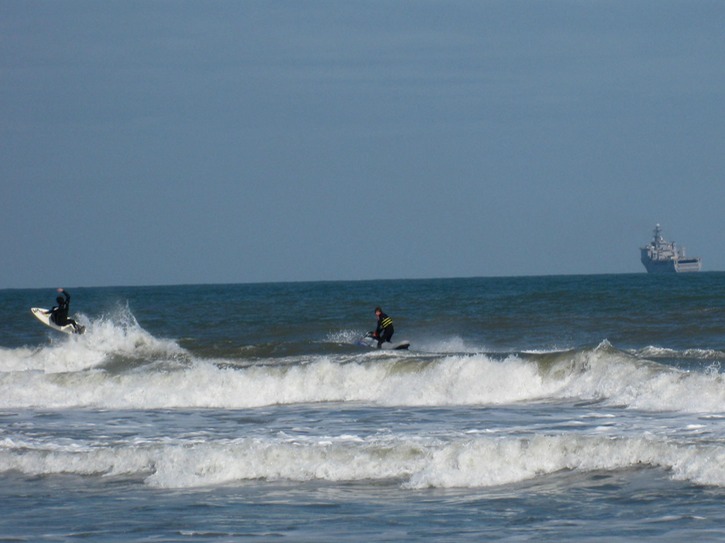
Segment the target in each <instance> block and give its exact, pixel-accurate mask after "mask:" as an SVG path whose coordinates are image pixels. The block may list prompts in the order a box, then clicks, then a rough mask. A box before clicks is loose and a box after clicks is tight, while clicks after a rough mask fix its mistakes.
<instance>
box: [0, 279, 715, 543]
mask: <svg viewBox="0 0 725 543" xmlns="http://www.w3.org/2000/svg"><path fill="white" fill-rule="evenodd" d="M69 290H70V292H71V295H72V304H71V312H72V313H75V316H76V317H77V320H79V321H80V322H81V323H82V324H84V325H85V326H86V327H87V332H86V334H84V335H82V336H75V335H74V336H67V335H63V334H60V333H58V332H55V331H53V330H50V329H48V328H45V327H44V326H43V325H42V324H41V323H39V322H38V321H37V320H35V319H34V318H33V316H32V315H31V313H30V307H33V306H41V307H42V306H45V307H47V306H49V305H51V304H52V302H53V300H54V298H55V292H54V290H53V289H34V290H4V291H0V307H1V308H2V322H3V325H2V334H1V335H0V541H78V540H87V541H94V542H95V541H98V542H107V541H114V542H128V541H149V542H151V541H190V542H196V541H199V542H205V541H241V540H247V539H249V540H255V541H307V542H324V541H330V542H333V541H334V542H345V541H366V542H376V541H487V540H490V541H498V540H503V541H527V540H535V541H613V540H619V541H631V540H638V539H639V540H653V539H657V540H658V541H683V540H685V539H691V540H696V541H722V540H725V516H724V515H723V514H722V512H723V503H724V500H725V386H724V384H725V383H724V380H723V368H722V364H723V362H724V361H725V274H723V273H700V274H691V275H672V276H652V275H646V274H639V275H611V276H576V277H520V278H471V279H438V280H399V281H357V282H320V283H285V284H245V285H207V286H162V287H133V288H75V289H69ZM377 305H381V306H382V307H383V309H384V310H385V311H386V312H387V313H388V314H389V315H390V316H391V317H392V318H393V320H394V322H395V329H396V332H395V336H394V339H395V340H402V339H408V340H410V342H411V348H410V350H409V351H378V350H372V349H366V348H363V347H360V346H359V345H357V344H356V342H357V340H358V338H359V337H360V336H362V335H364V334H365V333H366V332H367V331H368V330H371V329H373V328H374V326H375V316H374V312H373V310H374V308H375V306H377Z"/></svg>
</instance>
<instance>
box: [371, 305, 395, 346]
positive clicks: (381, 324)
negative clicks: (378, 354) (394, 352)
mask: <svg viewBox="0 0 725 543" xmlns="http://www.w3.org/2000/svg"><path fill="white" fill-rule="evenodd" d="M394 332H395V329H394V328H393V319H391V318H390V317H388V316H387V315H386V314H385V313H383V312H382V311H381V312H380V315H379V316H378V327H377V328H376V329H375V337H376V338H377V339H378V349H379V348H380V346H381V345H382V344H383V342H385V341H390V338H392V337H393V333H394Z"/></svg>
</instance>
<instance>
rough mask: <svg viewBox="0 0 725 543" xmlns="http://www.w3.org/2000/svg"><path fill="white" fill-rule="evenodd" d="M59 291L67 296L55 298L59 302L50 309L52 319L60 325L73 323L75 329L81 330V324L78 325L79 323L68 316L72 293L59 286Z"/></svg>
mask: <svg viewBox="0 0 725 543" xmlns="http://www.w3.org/2000/svg"><path fill="white" fill-rule="evenodd" d="M58 292H60V293H61V294H63V296H65V299H64V298H63V297H62V296H58V297H57V298H56V299H55V301H56V302H58V305H56V306H53V308H52V309H51V310H50V320H52V321H53V322H54V323H55V324H57V325H58V326H65V325H66V324H71V325H73V329H74V330H75V331H76V332H80V331H81V330H80V326H78V323H77V322H76V321H74V320H73V319H71V318H69V317H68V311H69V310H70V294H68V293H67V292H66V291H65V290H63V289H62V288H59V289H58Z"/></svg>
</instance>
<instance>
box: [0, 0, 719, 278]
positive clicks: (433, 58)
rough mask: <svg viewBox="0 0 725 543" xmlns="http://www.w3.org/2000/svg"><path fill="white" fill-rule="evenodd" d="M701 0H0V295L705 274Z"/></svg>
mask: <svg viewBox="0 0 725 543" xmlns="http://www.w3.org/2000/svg"><path fill="white" fill-rule="evenodd" d="M723 29H725V2H723V1H720V0H714V1H699V0H683V1H669V0H652V1H637V0H624V1H534V0H531V1H515V0H505V1H503V0H502V1H480V2H479V1H470V2H467V1H466V2H443V1H441V2H428V1H416V2H413V1H405V2H395V1H388V0H385V1H380V2H367V1H365V2H358V1H326V2H310V1H297V0H295V1H269V2H262V1H235V2H223V1H215V2H208V1H198V2H189V1H163V2H161V1H157V2H153V1H148V2H147V1H142V2H135V1H122V2H121V1H103V2H98V1H95V0H93V1H77V0H64V1H62V2H59V1H44V2H39V1H32V0H31V1H19V0H18V1H8V0H0V138H1V140H0V183H2V198H1V199H0V202H1V203H0V213H1V214H2V225H3V228H2V229H0V250H2V255H3V264H2V266H1V267H0V288H15V287H55V286H66V287H73V286H99V285H144V284H149V285H150V284H177V283H234V282H256V281H289V280H330V279H375V278H418V277H455V276H492V275H498V276H509V275H545V274H590V273H620V272H622V273H626V272H644V268H643V267H642V265H641V264H640V262H639V251H638V247H639V246H640V245H643V244H644V243H645V242H646V241H648V240H649V238H650V236H651V231H652V228H653V227H654V225H655V223H657V222H659V223H661V224H662V226H663V228H664V230H665V231H664V233H665V236H666V237H667V238H670V239H674V240H675V241H677V242H679V243H682V244H683V245H685V246H686V247H687V249H688V254H689V255H693V256H701V257H702V258H703V261H704V269H705V270H725V179H724V178H725V31H724V30H723Z"/></svg>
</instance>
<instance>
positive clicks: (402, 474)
mask: <svg viewBox="0 0 725 543" xmlns="http://www.w3.org/2000/svg"><path fill="white" fill-rule="evenodd" d="M633 468H635V469H642V468H659V469H663V470H666V471H667V472H668V473H670V476H671V477H672V478H673V479H676V480H684V481H690V482H693V483H696V484H702V485H711V486H719V487H722V486H725V448H723V447H722V446H720V445H715V444H698V445H686V444H680V443H677V442H672V441H667V440H666V439H658V438H653V437H628V438H623V437H616V438H613V437H609V436H605V435H578V434H577V435H571V434H568V435H536V436H531V437H492V436H485V435H479V436H475V437H471V436H461V437H458V438H455V439H453V440H448V441H443V440H439V439H433V438H426V439H422V438H404V437H400V436H386V437H379V436H375V437H369V438H366V439H362V438H359V437H356V436H353V437H352V438H351V436H340V437H336V436H322V437H317V438H309V437H295V436H282V437H279V438H240V439H231V440H218V441H213V442H207V441H204V440H201V439H198V440H189V441H186V442H179V441H170V440H157V441H146V442H140V443H133V442H131V443H126V444H114V445H104V446H101V445H94V444H87V443H66V444H63V445H53V446H51V445H37V444H36V445H33V444H32V443H27V442H23V443H17V444H16V443H12V442H11V441H10V440H8V439H5V440H3V441H0V472H3V471H9V470H17V471H19V472H21V473H24V474H28V475H48V474H59V473H72V474H81V475H104V476H106V475H109V476H110V475H113V476H132V477H143V478H144V479H145V481H146V483H147V484H149V485H151V486H155V487H160V488H190V487H201V486H214V485H221V484H231V483H235V482H241V481H247V480H256V479H263V480H291V481H310V480H323V481H360V480H371V481H387V482H391V481H393V482H399V484H401V485H402V486H403V487H406V488H482V487H491V486H497V485H505V484H511V483H518V482H522V481H527V480H532V479H536V478H539V477H545V476H548V475H551V474H555V473H558V472H561V471H581V472H592V471H616V470H624V469H633Z"/></svg>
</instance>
